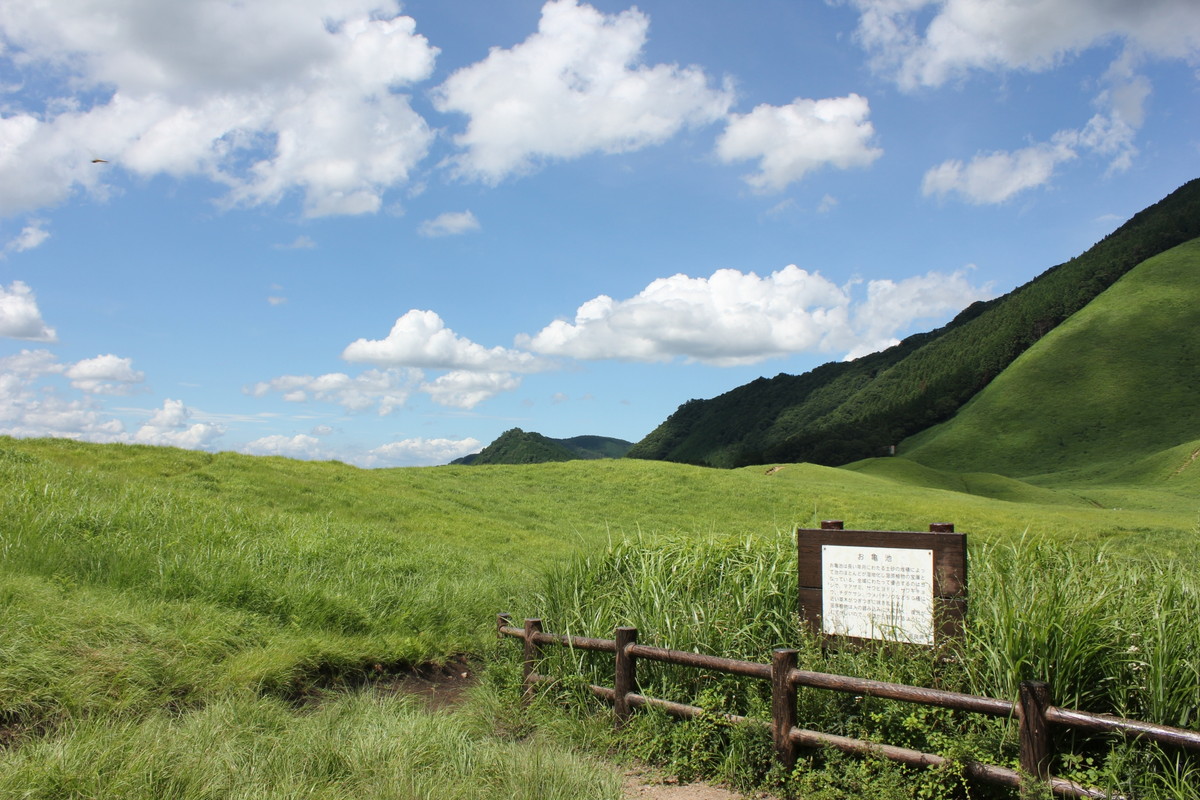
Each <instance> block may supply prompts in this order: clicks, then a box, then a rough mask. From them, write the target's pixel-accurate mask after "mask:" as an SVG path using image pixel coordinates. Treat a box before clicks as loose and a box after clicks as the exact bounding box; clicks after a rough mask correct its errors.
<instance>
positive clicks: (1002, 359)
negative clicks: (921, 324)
mask: <svg viewBox="0 0 1200 800" xmlns="http://www.w3.org/2000/svg"><path fill="white" fill-rule="evenodd" d="M1197 236H1200V179H1197V180H1192V181H1190V182H1188V183H1187V184H1185V185H1184V186H1182V187H1180V188H1179V189H1177V190H1176V191H1175V192H1173V193H1172V194H1170V195H1169V196H1167V197H1166V198H1164V199H1163V200H1161V201H1159V202H1158V203H1156V204H1154V205H1153V206H1150V207H1149V208H1147V209H1145V210H1143V211H1141V212H1139V213H1137V214H1136V215H1134V216H1133V217H1132V218H1131V219H1130V220H1129V221H1128V222H1126V223H1125V224H1124V225H1122V226H1121V227H1120V228H1118V229H1117V230H1116V231H1114V232H1113V233H1111V234H1109V235H1108V236H1106V237H1105V238H1104V239H1103V240H1102V241H1100V242H1098V243H1097V244H1096V245H1094V246H1093V247H1092V248H1090V249H1089V250H1088V251H1087V252H1086V253H1084V254H1082V255H1080V256H1078V257H1076V258H1073V259H1071V260H1070V261H1067V262H1066V263H1063V264H1059V265H1058V266H1055V267H1052V268H1050V269H1048V270H1046V271H1045V272H1044V273H1042V274H1041V275H1039V276H1038V277H1037V278H1035V279H1033V280H1032V281H1030V282H1028V283H1026V284H1024V285H1022V286H1019V287H1017V288H1016V289H1014V290H1012V291H1011V292H1009V293H1008V294H1006V295H1004V296H1002V297H999V298H996V299H994V300H989V301H987V302H979V303H975V304H973V305H971V306H969V307H968V308H967V309H965V310H964V311H963V312H962V313H960V314H959V315H958V316H957V317H955V318H954V319H953V320H952V321H951V322H950V323H948V324H947V325H945V326H943V327H941V328H939V329H937V330H934V331H930V332H928V333H922V334H917V335H915V336H910V337H909V338H907V339H905V340H904V341H903V342H901V343H900V344H898V345H896V346H894V347H891V348H889V349H887V350H884V351H881V352H878V353H872V354H870V355H867V356H864V357H862V358H859V359H856V360H854V361H850V362H831V363H828V364H824V365H822V366H820V367H817V368H816V369H814V370H812V371H810V372H807V373H804V374H803V375H787V374H780V375H778V376H776V377H775V378H771V379H767V378H759V379H758V380H755V381H753V382H751V383H749V384H746V385H744V386H740V387H738V388H736V389H733V390H732V391H730V392H727V393H725V394H723V395H720V396H719V397H715V398H713V399H711V400H690V401H688V402H687V403H684V404H683V405H682V406H680V407H679V409H678V410H677V411H676V412H675V413H674V414H672V415H671V416H670V417H668V418H667V420H666V421H664V422H663V423H662V424H661V425H659V426H658V427H657V428H656V429H655V430H654V431H652V432H651V433H650V434H649V435H648V436H646V437H645V438H644V439H642V441H640V442H638V443H637V444H636V445H634V447H633V448H632V449H631V450H630V451H629V453H628V455H629V457H631V458H646V459H657V460H665V461H679V462H684V463H691V464H701V465H706V466H715V467H738V466H746V465H750V464H763V463H776V462H790V461H808V462H813V463H818V464H826V465H838V464H844V463H847V462H850V461H855V460H858V459H861V458H868V457H871V456H877V455H882V454H884V453H886V452H887V451H888V449H889V447H890V446H892V445H895V444H896V443H898V442H900V441H901V440H902V439H905V438H906V437H908V436H911V435H913V434H916V433H918V432H920V431H922V430H924V429H926V428H928V427H930V426H931V425H935V424H937V423H939V422H943V421H945V420H947V419H949V418H950V417H951V416H953V415H954V414H955V412H957V410H958V409H959V408H961V407H962V405H963V404H964V403H966V402H967V401H968V400H970V399H971V397H973V396H974V395H975V394H976V393H977V392H978V391H980V390H981V389H982V388H983V387H985V386H987V385H988V383H989V382H991V380H992V379H993V378H995V377H996V376H997V375H999V374H1000V373H1001V372H1002V371H1003V370H1004V369H1005V368H1006V367H1007V366H1008V365H1009V364H1010V363H1012V361H1013V360H1014V359H1016V358H1017V357H1018V356H1019V355H1021V353H1023V352H1024V351H1025V350H1027V349H1028V348H1029V347H1030V346H1031V345H1032V344H1033V343H1034V342H1036V341H1038V340H1039V339H1040V338H1041V337H1042V336H1044V335H1045V334H1046V333H1048V332H1049V331H1051V330H1053V329H1054V328H1055V327H1057V326H1058V325H1059V324H1060V323H1062V322H1063V321H1064V320H1066V319H1067V318H1068V317H1070V316H1071V315H1072V314H1074V313H1075V312H1076V311H1078V310H1079V309H1081V308H1083V307H1084V306H1086V305H1087V304H1088V303H1089V302H1091V301H1092V299H1094V298H1095V297H1096V296H1097V295H1099V294H1100V293H1101V292H1103V291H1104V290H1105V289H1107V288H1108V287H1109V286H1111V285H1112V284H1113V283H1114V282H1116V281H1117V280H1118V279H1119V278H1120V277H1121V276H1122V275H1124V274H1125V273H1127V272H1128V271H1129V270H1130V269H1132V268H1133V267H1135V266H1137V265H1138V264H1139V263H1141V262H1142V261H1144V260H1146V259H1147V258H1150V257H1151V256H1154V255H1156V254H1158V253H1161V252H1163V251H1165V250H1168V249H1170V248H1172V247H1175V246H1176V245H1179V244H1182V243H1183V242H1186V241H1188V240H1190V239H1193V238H1196V237H1197Z"/></svg>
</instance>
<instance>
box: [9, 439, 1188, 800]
mask: <svg viewBox="0 0 1200 800" xmlns="http://www.w3.org/2000/svg"><path fill="white" fill-rule="evenodd" d="M913 466H914V467H916V466H919V465H913ZM0 482H2V485H3V486H4V487H5V491H4V492H3V493H0V518H2V519H3V520H4V525H3V527H2V528H0V556H2V558H0V619H3V621H4V625H3V635H2V636H0V796H5V797H6V796H20V797H28V798H47V799H49V798H55V799H56V800H57V799H58V798H84V797H117V796H120V797H144V798H193V797H195V798H212V797H264V798H285V797H286V798H292V797H299V796H304V797H327V798H341V797H354V796H370V797H388V798H397V799H399V798H413V797H420V798H425V797H428V798H435V797H438V798H440V797H461V798H471V797H478V796H505V797H545V798H558V797H564V798H566V797H571V798H579V800H590V799H591V798H597V800H599V799H600V798H607V799H608V800H613V799H614V798H615V797H616V796H617V789H616V785H615V783H614V782H613V781H612V780H611V775H610V774H609V773H606V772H605V771H604V769H603V768H602V767H600V766H598V765H597V764H596V763H594V762H593V761H592V760H589V759H588V758H586V757H583V756H580V755H579V754H578V753H576V752H572V751H571V750H570V749H568V748H566V747H565V746H563V745H562V743H560V742H556V741H554V740H548V739H547V738H546V737H545V736H544V735H538V734H536V733H535V732H534V731H533V729H532V728H531V727H530V725H531V723H530V722H529V721H528V720H525V719H522V718H514V717H513V716H511V714H510V713H509V712H502V711H500V710H497V707H496V706H494V705H487V703H486V702H485V703H484V704H483V705H481V706H479V707H478V708H475V707H472V709H471V710H468V711H464V712H462V713H463V714H466V716H454V717H452V718H451V717H439V716H435V717H433V718H430V717H429V716H428V715H425V714H423V713H420V712H419V709H415V708H413V707H412V706H411V704H409V703H407V701H405V700H404V699H403V698H397V697H396V696H395V689H394V686H393V684H392V683H391V682H390V681H391V678H392V676H395V675H397V674H398V673H402V672H403V670H404V669H405V668H406V667H407V666H409V665H411V664H414V663H420V662H427V661H439V662H440V661H445V660H448V659H450V658H451V657H453V656H454V655H456V654H460V653H471V654H475V655H477V656H488V655H489V654H494V653H495V652H496V648H497V647H498V646H499V645H498V644H497V643H496V641H495V639H494V636H493V632H492V626H493V620H494V615H495V614H496V613H497V612H498V611H502V610H509V611H512V612H514V613H515V614H517V615H518V617H519V616H520V615H522V614H530V613H541V611H542V610H543V609H542V608H541V607H539V605H538V603H539V602H540V601H539V600H538V597H539V593H540V592H541V591H542V590H543V589H544V587H545V586H547V585H555V579H554V576H555V575H563V574H567V573H571V574H574V573H572V570H576V569H577V565H578V563H579V559H588V558H603V557H605V556H604V554H605V553H607V552H609V551H610V550H611V549H612V548H614V547H616V548H619V547H623V546H626V545H623V544H622V543H630V542H631V543H633V546H635V547H636V548H643V549H646V550H647V551H649V552H651V553H659V552H660V551H661V553H660V554H661V555H662V556H663V558H665V559H666V561H663V562H662V563H665V564H670V565H672V567H671V570H672V575H674V576H675V577H674V578H673V580H677V581H682V582H683V583H682V584H681V586H686V587H691V588H690V589H689V591H700V590H701V588H702V587H703V586H705V585H707V584H704V583H702V582H701V580H700V579H699V577H698V576H692V574H691V573H690V572H689V571H688V570H690V569H691V567H690V566H686V564H685V562H684V561H683V560H678V559H675V556H674V555H673V553H675V552H676V551H677V549H678V545H677V543H678V542H686V543H690V544H689V547H691V548H692V549H693V550H694V551H695V552H694V554H693V555H694V556H695V557H694V558H692V559H691V560H690V561H689V562H687V563H690V564H693V565H706V568H710V569H719V570H720V571H721V572H722V573H723V572H724V570H725V567H722V566H720V564H721V563H723V562H721V559H724V558H725V557H726V556H725V555H722V553H724V552H725V550H724V549H722V548H724V545H721V544H720V543H721V542H729V541H733V540H736V541H737V542H738V544H737V547H736V548H735V550H736V551H737V552H740V553H746V554H764V555H767V554H775V555H772V556H771V558H776V560H779V559H778V558H777V556H779V554H780V553H784V552H785V551H786V549H787V548H786V545H781V544H780V543H781V542H785V541H786V540H788V539H789V537H790V531H791V530H792V529H793V528H794V527H796V526H798V525H802V526H806V527H808V526H814V525H816V524H818V523H819V521H820V520H822V519H829V518H841V519H845V520H846V521H847V523H848V525H850V526H853V527H864V528H912V529H923V528H925V527H926V526H927V525H928V524H929V523H930V522H933V521H953V522H955V523H957V524H958V526H959V529H960V530H964V531H968V532H969V533H970V535H971V540H972V542H973V543H974V546H975V547H980V546H983V545H984V544H985V543H988V542H994V543H1000V542H1006V541H1009V542H1011V541H1017V540H1020V539H1021V537H1022V536H1029V537H1034V536H1044V537H1048V538H1050V539H1055V540H1068V541H1076V542H1080V543H1083V542H1090V543H1095V544H1106V546H1107V547H1108V548H1109V550H1108V552H1110V553H1128V554H1130V555H1131V556H1136V557H1138V558H1142V557H1145V556H1146V554H1147V553H1150V552H1153V553H1159V554H1163V555H1164V556H1169V557H1172V558H1173V559H1175V561H1176V562H1177V563H1179V564H1195V563H1196V560H1197V542H1196V536H1195V526H1196V509H1195V502H1194V498H1183V497H1180V496H1177V495H1174V494H1171V493H1166V494H1163V495H1161V496H1160V497H1157V498H1156V497H1155V495H1154V493H1153V491H1154V490H1153V489H1152V488H1149V489H1147V490H1146V492H1147V493H1146V494H1145V495H1144V496H1143V501H1144V503H1143V504H1144V505H1146V506H1152V507H1151V508H1141V509H1139V508H1136V507H1127V508H1126V509H1125V510H1114V509H1113V508H1112V507H1107V508H1100V507H1097V505H1096V504H1095V503H1093V502H1087V501H1080V500H1079V498H1078V497H1075V496H1074V495H1073V494H1071V493H1070V492H1065V493H1060V492H1054V491H1051V490H1048V489H1043V490H1042V494H1040V495H1037V496H1036V497H1035V496H1033V495H1030V496H1028V497H1025V498H1024V499H1025V501H1026V502H1012V501H1011V500H1007V501H1004V500H996V499H993V498H989V497H983V496H978V495H971V494H966V493H963V492H961V491H959V490H957V487H949V486H948V487H945V488H937V489H934V488H927V487H925V486H918V485H913V484H911V483H909V484H903V483H897V482H895V481H893V480H890V479H887V478H882V477H878V476H873V475H869V474H862V473H855V472H851V471H847V470H838V469H830V468H824V467H818V466H813V465H786V466H784V467H783V468H782V469H779V470H766V469H764V468H761V467H756V468H747V469H740V470H731V471H718V470H708V469H702V468H698V467H691V466H686V465H679V464H669V463H659V462H645V461H635V460H627V459H622V460H600V461H571V462H563V463H553V464H537V465H528V466H475V467H436V468H428V469H397V470H374V471H369V470H360V469H356V468H354V467H350V466H347V465H344V464H340V463H336V462H328V463H308V462H296V461H289V460H286V459H280V458H255V457H249V456H242V455H236V454H228V453H222V454H215V455H214V454H207V453H198V452H189V451H181V450H172V449H164V448H151V447H140V446H121V445H106V446H100V445H87V444H80V443H76V442H70V441H63V440H12V439H0ZM1013 483H1014V484H1015V483H1016V482H1013ZM1097 491H1098V490H1097ZM1152 501H1153V502H1152ZM1113 505H1116V504H1115V503H1114V504H1113ZM731 537H732V538H731ZM710 545H711V547H712V548H713V549H712V550H711V551H710V550H709V549H708V548H709V547H710ZM781 547H782V548H783V549H782V550H781V549H780V548H781ZM725 549H728V548H725ZM709 556H711V557H709ZM660 560H661V559H660ZM1128 560H1129V559H1122V562H1124V561H1128ZM779 563H780V564H782V565H786V564H787V563H788V562H787V559H786V558H782V560H779ZM685 567H686V568H685ZM676 568H677V571H676ZM783 568H784V567H781V569H783ZM729 569H730V571H729V573H728V574H729V575H730V577H731V579H732V577H733V573H734V571H735V570H734V569H733V567H730V568H729ZM693 577H694V579H693ZM633 579H634V580H637V579H636V577H634V578H633ZM1108 579H1111V576H1110V577H1109V578H1108ZM604 586H607V587H608V591H609V595H608V596H607V597H608V600H616V599H618V598H619V597H621V596H623V594H622V592H618V591H614V587H625V588H627V589H629V590H631V591H632V590H634V589H636V588H637V587H635V586H632V585H631V584H628V583H621V582H616V583H607V584H604ZM560 588H561V591H560V592H559V594H558V597H559V598H560V599H561V598H562V597H564V596H565V595H564V594H563V592H566V591H568V590H569V588H570V587H569V585H568V584H565V583H564V584H562V585H561V587H560ZM602 588H603V586H601V585H599V584H597V585H596V586H594V587H592V588H589V589H588V590H587V592H586V593H583V594H580V595H578V597H577V601H576V602H577V603H579V602H581V601H584V605H578V606H577V608H576V610H577V611H578V612H579V613H580V614H583V615H587V614H588V613H589V609H590V608H592V605H591V603H592V599H591V598H593V597H594V594H595V593H596V592H598V591H601V589H602ZM765 588H767V589H770V590H771V592H773V593H775V594H778V595H780V596H781V597H784V598H785V599H784V601H783V602H784V605H785V606H787V605H788V604H789V603H791V606H789V607H794V603H792V602H791V601H788V600H786V596H787V593H788V592H792V591H794V587H793V586H792V585H791V584H790V583H788V582H787V581H786V580H784V581H783V582H782V583H776V584H774V585H772V586H766V587H765ZM718 591H724V590H720V589H719V590H718ZM669 594H671V593H668V595H669ZM679 597H680V598H683V600H684V601H687V598H688V597H691V595H689V594H687V593H681V594H680V595H679ZM1185 597H1190V595H1185ZM661 599H662V600H663V601H666V600H668V599H669V596H663V597H662V598H661ZM606 602H607V601H606ZM687 602H690V601H687ZM700 602H705V601H700ZM1172 602H1174V601H1172ZM1180 602H1182V601H1180ZM1189 602H1190V601H1189ZM697 607H699V606H697ZM599 608H600V607H599V606H596V607H595V609H594V610H597V611H598V610H599ZM547 610H549V609H547ZM555 613H557V612H555ZM785 635H787V636H795V637H798V636H799V635H800V634H799V633H798V631H797V630H795V629H792V630H790V632H788V633H785ZM670 643H671V644H677V642H670ZM510 651H511V648H509V649H507V650H505V651H504V652H510ZM1193 684H1194V682H1193ZM1189 685H1192V684H1189ZM680 699H686V698H680ZM511 702H512V701H511V698H509V699H508V700H506V701H505V704H511ZM529 763H537V764H540V765H541V769H540V770H537V771H530V770H528V769H525V770H522V769H514V768H513V766H512V765H513V764H529ZM534 772H536V773H537V776H538V777H537V778H536V780H535V779H534V777H533V775H534ZM876 796H881V795H876ZM935 796H936V795H935Z"/></svg>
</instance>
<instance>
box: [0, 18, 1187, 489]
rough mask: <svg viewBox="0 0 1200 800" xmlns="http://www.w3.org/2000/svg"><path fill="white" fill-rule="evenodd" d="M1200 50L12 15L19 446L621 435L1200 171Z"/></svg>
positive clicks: (1168, 43)
mask: <svg viewBox="0 0 1200 800" xmlns="http://www.w3.org/2000/svg"><path fill="white" fill-rule="evenodd" d="M1198 70H1200V5H1197V4H1196V3H1195V2H1194V1H1193V0H1152V1H1151V2H1142V3H1122V2H1111V3H1109V2H1106V3H1097V2H1094V1H1093V0H1026V1H1025V2H1016V0H1006V1H1003V2H1001V1H997V0H928V1H927V0H842V1H841V2H828V3H825V2H817V1H816V0H813V1H812V2H807V1H805V2H801V1H800V0H790V1H785V0H763V1H762V2H749V3H731V2H718V1H716V0H706V1H697V0H688V1H687V2H684V0H647V1H646V2H641V3H639V4H638V5H637V6H633V5H628V4H626V3H623V2H600V1H598V2H594V3H591V4H587V3H583V2H576V1H575V0H554V1H552V2H548V3H542V2H529V1H527V0H414V2H408V3H404V4H398V3H394V2H388V0H255V1H254V2H250V3H242V2H234V1H233V0H184V1H181V2H178V3H162V2H161V0H104V2H97V0H45V1H44V2H33V0H12V1H11V2H8V3H5V4H3V6H0V434H8V435H15V436H65V437H72V438H78V439H83V440H87V441H97V442H130V443H147V444H161V445H173V446H181V447H190V448H200V449H206V450H235V451H239V452H245V453H254V454H279V455H286V456H292V457H296V458H322V459H324V458H337V459H341V460H343V461H347V462H350V463H354V464H359V465H362V466H371V467H386V466H415V465H429V464H438V463H445V462H447V461H449V460H450V459H452V458H455V457H458V456H461V455H465V454H467V453H469V452H474V451H477V450H478V449H480V448H481V447H482V446H483V445H486V444H487V443H488V442H490V441H491V440H492V439H494V438H495V437H496V436H498V435H499V434H500V433H502V432H503V431H505V430H507V429H509V428H512V427H522V428H525V429H526V430H536V431H539V432H541V433H544V434H546V435H549V436H554V437H568V436H575V435H581V434H600V435H607V436H616V437H620V438H624V439H628V440H631V441H636V440H638V439H640V438H642V437H643V436H645V435H646V434H647V433H649V432H650V431H651V430H652V429H653V428H654V427H655V426H656V425H657V424H658V423H660V422H661V421H662V420H663V419H665V418H666V417H667V416H668V415H669V414H670V413H671V412H672V411H674V410H675V408H676V407H677V406H678V405H679V404H681V403H683V402H684V401H686V400H688V399H690V398H694V397H712V396H714V395H717V394H720V393H722V392H724V391H727V390H729V389H732V388H734V387H735V386H738V385H741V384H743V383H746V382H748V381H751V380H753V379H754V378H757V377H759V376H761V375H766V376H773V375H776V374H778V373H780V372H788V373H800V372H804V371H806V370H808V369H811V368H813V367H815V366H817V365H819V364H821V363H824V362H827V361H834V360H841V359H844V358H848V357H854V356H857V355H861V354H864V353H867V352H871V351H872V350H876V349H880V348H882V347H886V346H888V345H889V344H890V343H892V342H895V341H897V340H898V339H900V338H902V337H904V336H906V335H908V334H910V333H914V332H917V331H922V330H929V329H931V328H933V327H936V326H937V325H940V324H942V323H944V322H946V321H947V320H949V319H950V318H951V317H953V316H954V314H955V313H957V312H958V311H959V310H961V309H962V308H963V307H965V306H966V305H968V304H970V303H971V302H973V301H975V300H977V299H983V298H989V297H994V296H996V295H998V294H1002V293H1004V292H1006V291H1008V290H1010V289H1012V288H1013V287H1015V286H1017V285H1020V284H1022V283H1024V282H1026V281H1028V280H1030V279H1031V278H1033V277H1035V276H1036V275H1037V274H1039V273H1040V272H1042V271H1044V270H1045V269H1047V268H1048V267H1050V266H1053V265H1054V264H1057V263H1060V262H1062V261H1065V260H1067V259H1069V258H1070V257H1072V256H1074V255H1077V254H1078V253H1080V252H1082V251H1083V250H1085V249H1086V248H1087V247H1089V246H1090V245H1091V244H1093V243H1094V242H1096V241H1097V240H1099V239H1101V238H1103V237H1104V236H1105V235H1106V234H1108V233H1109V232H1111V231H1112V230H1113V229H1115V228H1116V227H1117V226H1118V225H1120V224H1121V222H1122V221H1124V220H1125V219H1127V218H1128V217H1129V216H1130V215H1131V214H1133V213H1135V212H1136V211H1138V210H1139V209H1141V208H1143V207H1145V206H1147V205H1149V204H1151V203H1153V202H1156V201H1157V200H1159V199H1161V198H1162V197H1163V196H1165V195H1166V194H1168V193H1169V192H1171V191H1172V190H1174V189H1175V188H1177V187H1178V186H1180V185H1181V184H1183V183H1184V182H1186V181H1187V180H1189V179H1191V178H1194V177H1197V175H1200V113H1198V109H1200V92H1198V89H1200V73H1198Z"/></svg>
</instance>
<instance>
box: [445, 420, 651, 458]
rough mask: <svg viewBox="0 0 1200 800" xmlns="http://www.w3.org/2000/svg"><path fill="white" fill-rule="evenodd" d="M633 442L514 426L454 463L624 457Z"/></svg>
mask: <svg viewBox="0 0 1200 800" xmlns="http://www.w3.org/2000/svg"><path fill="white" fill-rule="evenodd" d="M632 446H633V443H632V442H627V441H625V440H624V439H613V438H610V437H608V436H572V437H571V438H569V439H551V438H550V437H549V436H543V435H542V434H540V433H536V432H534V431H523V430H521V429H520V428H512V429H510V430H507V431H505V432H504V433H502V434H500V436H499V437H497V439H496V441H494V442H492V443H491V444H489V445H488V446H487V447H485V448H483V450H481V451H479V452H478V453H473V454H471V455H469V456H463V457H462V458H459V459H455V460H454V461H452V462H450V463H452V464H545V463H547V462H550V461H574V460H575V459H578V458H582V459H592V458H620V457H621V456H623V455H625V453H627V452H628V451H629V448H630V447H632Z"/></svg>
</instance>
